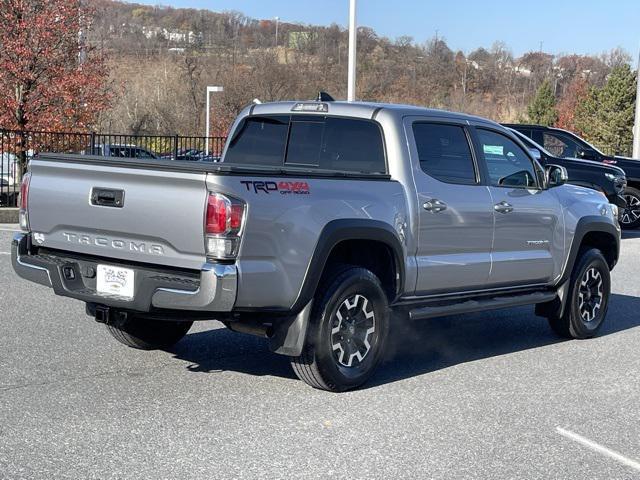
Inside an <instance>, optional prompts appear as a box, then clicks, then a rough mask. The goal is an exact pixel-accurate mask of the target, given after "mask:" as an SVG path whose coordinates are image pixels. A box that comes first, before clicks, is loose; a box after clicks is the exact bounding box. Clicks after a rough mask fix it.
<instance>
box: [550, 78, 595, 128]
mask: <svg viewBox="0 0 640 480" xmlns="http://www.w3.org/2000/svg"><path fill="white" fill-rule="evenodd" d="M588 92H589V82H587V80H586V79H584V78H582V77H580V76H578V77H576V78H575V79H574V80H573V81H572V82H571V83H570V84H569V86H568V87H567V90H566V91H565V93H564V95H563V96H562V98H561V99H560V101H559V102H558V104H557V106H556V110H557V111H558V121H557V122H556V127H559V128H564V129H565V130H570V131H572V132H576V133H577V134H579V135H580V134H583V132H580V131H578V128H576V125H575V115H576V108H577V107H578V105H579V104H580V102H582V100H583V99H584V98H585V97H586V96H587V94H588Z"/></svg>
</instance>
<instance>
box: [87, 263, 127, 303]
mask: <svg viewBox="0 0 640 480" xmlns="http://www.w3.org/2000/svg"><path fill="white" fill-rule="evenodd" d="M134 277H135V272H134V271H133V270H131V269H129V268H120V267H112V266H110V265H98V269H97V275H96V290H97V291H98V293H106V294H109V295H118V296H119V297H125V298H133V294H134V291H133V290H134Z"/></svg>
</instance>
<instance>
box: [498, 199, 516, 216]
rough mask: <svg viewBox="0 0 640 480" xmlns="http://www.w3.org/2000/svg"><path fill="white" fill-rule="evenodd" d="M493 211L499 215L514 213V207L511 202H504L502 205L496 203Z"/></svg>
mask: <svg viewBox="0 0 640 480" xmlns="http://www.w3.org/2000/svg"><path fill="white" fill-rule="evenodd" d="M493 209H494V210H495V211H496V212H498V213H511V212H513V205H511V204H510V203H509V202H505V201H504V200H503V201H502V202H500V203H496V204H495V205H494V206H493Z"/></svg>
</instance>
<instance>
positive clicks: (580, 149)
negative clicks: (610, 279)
mask: <svg viewBox="0 0 640 480" xmlns="http://www.w3.org/2000/svg"><path fill="white" fill-rule="evenodd" d="M505 127H509V128H511V129H514V130H517V131H518V132H520V133H522V134H524V135H526V136H527V137H529V138H530V139H532V140H533V141H534V142H536V143H537V144H539V145H541V146H543V147H544V148H545V149H546V150H548V151H549V152H551V154H552V155H553V156H555V157H561V158H576V159H582V160H592V161H595V162H601V163H605V164H607V165H615V166H617V167H620V168H621V169H622V170H624V173H625V174H626V176H627V186H626V187H625V191H624V198H625V200H626V203H627V206H626V207H625V209H624V211H623V212H622V213H621V215H620V223H621V224H622V226H623V227H624V228H638V227H640V160H635V159H631V158H625V157H619V156H614V155H606V154H604V153H602V152H601V151H600V150H598V149H597V148H596V147H594V146H593V145H591V144H590V143H589V142H587V141H586V140H584V139H583V138H580V137H579V136H577V135H576V134H575V133H572V132H569V131H567V130H562V129H560V128H553V127H544V126H542V125H521V124H515V125H514V124H505Z"/></svg>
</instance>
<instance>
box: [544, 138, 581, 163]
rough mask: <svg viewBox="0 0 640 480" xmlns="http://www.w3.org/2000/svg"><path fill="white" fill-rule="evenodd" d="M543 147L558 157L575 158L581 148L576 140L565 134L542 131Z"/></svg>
mask: <svg viewBox="0 0 640 480" xmlns="http://www.w3.org/2000/svg"><path fill="white" fill-rule="evenodd" d="M542 139H543V141H544V148H546V149H547V150H549V151H550V152H551V153H552V154H553V155H555V156H556V157H560V158H576V157H577V156H578V151H579V150H580V149H581V148H580V145H578V143H577V142H575V141H573V140H572V139H571V138H569V137H568V136H566V135H562V134H559V133H555V132H553V133H549V132H544V133H543V135H542Z"/></svg>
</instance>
